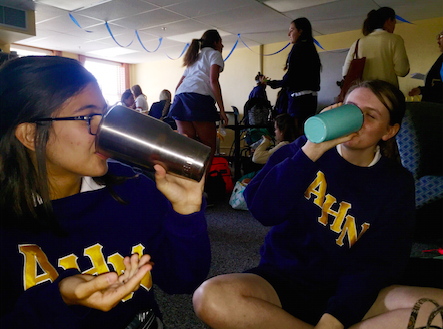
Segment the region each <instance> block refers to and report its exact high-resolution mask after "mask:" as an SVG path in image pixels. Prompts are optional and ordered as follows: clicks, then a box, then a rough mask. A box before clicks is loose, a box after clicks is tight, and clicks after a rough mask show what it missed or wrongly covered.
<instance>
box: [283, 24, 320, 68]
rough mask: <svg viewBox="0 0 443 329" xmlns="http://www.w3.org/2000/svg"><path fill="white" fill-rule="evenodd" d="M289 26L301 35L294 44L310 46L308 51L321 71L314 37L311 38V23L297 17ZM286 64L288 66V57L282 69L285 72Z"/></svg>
mask: <svg viewBox="0 0 443 329" xmlns="http://www.w3.org/2000/svg"><path fill="white" fill-rule="evenodd" d="M291 24H294V26H295V28H296V29H297V30H301V31H302V33H301V35H300V36H299V37H298V39H297V41H296V42H295V43H296V44H297V43H301V42H304V43H307V44H308V45H310V46H311V49H310V51H311V52H312V55H313V56H315V57H316V59H317V60H318V63H319V65H320V69H321V63H320V57H319V56H318V52H317V48H315V45H314V37H313V36H312V25H311V22H309V20H308V19H307V18H306V17H299V18H297V19H294V20H293V21H292V22H291ZM288 64H289V56H288V59H287V60H286V64H285V67H284V69H285V70H286V69H287V68H288Z"/></svg>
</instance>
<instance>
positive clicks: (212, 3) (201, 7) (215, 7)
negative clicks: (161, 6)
mask: <svg viewBox="0 0 443 329" xmlns="http://www.w3.org/2000/svg"><path fill="white" fill-rule="evenodd" d="M251 4H255V5H259V6H262V5H260V4H258V3H256V2H255V1H253V0H223V1H220V0H205V1H201V0H192V1H188V2H186V3H181V4H177V5H173V6H170V7H168V9H170V10H172V11H174V12H176V13H179V14H181V15H184V16H187V17H191V18H192V17H199V16H205V15H210V14H215V13H218V12H226V11H227V10H230V9H234V8H239V7H244V6H246V5H251Z"/></svg>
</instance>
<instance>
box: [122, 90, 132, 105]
mask: <svg viewBox="0 0 443 329" xmlns="http://www.w3.org/2000/svg"><path fill="white" fill-rule="evenodd" d="M121 103H122V105H124V106H126V107H129V108H130V109H133V110H135V100H134V95H133V94H132V91H131V89H126V90H125V91H124V92H123V94H122V97H121Z"/></svg>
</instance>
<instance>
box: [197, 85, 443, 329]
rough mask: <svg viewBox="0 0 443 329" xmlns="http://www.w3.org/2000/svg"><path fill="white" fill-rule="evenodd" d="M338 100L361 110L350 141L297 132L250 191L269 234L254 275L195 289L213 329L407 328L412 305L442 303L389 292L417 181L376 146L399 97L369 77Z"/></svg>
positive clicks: (405, 243) (398, 115) (391, 132)
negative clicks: (313, 138) (359, 122)
mask: <svg viewBox="0 0 443 329" xmlns="http://www.w3.org/2000/svg"><path fill="white" fill-rule="evenodd" d="M345 103H352V104H355V105H357V106H358V107H359V108H361V109H362V112H363V115H364V122H363V126H362V128H361V129H360V130H359V131H358V132H357V133H353V134H350V135H348V136H344V137H340V138H337V139H334V140H330V141H325V142H322V143H318V144H315V143H312V142H310V141H309V140H307V139H306V137H305V136H301V137H299V138H298V139H297V140H296V141H295V142H293V143H291V144H289V145H288V146H285V147H282V148H280V149H279V150H278V151H277V152H275V153H274V154H273V155H272V156H271V157H270V158H269V160H268V161H267V163H266V165H265V166H264V167H263V169H262V170H261V171H260V172H259V173H258V174H257V175H256V176H255V177H254V178H253V179H252V181H251V182H250V183H249V184H248V186H247V187H246V189H245V191H244V197H245V200H246V203H247V206H248V209H249V211H250V212H251V213H252V215H253V216H254V218H256V219H257V220H259V221H260V222H261V223H262V224H263V225H266V226H272V228H271V230H270V231H269V233H268V234H267V236H266V238H265V242H264V244H263V246H262V247H261V249H260V254H261V260H260V264H259V265H258V267H256V268H253V269H250V270H247V271H245V272H244V273H233V274H225V275H219V276H216V277H213V278H211V279H209V280H207V281H205V282H204V283H203V284H202V285H201V286H200V287H199V288H198V289H197V290H196V291H195V293H194V296H193V303H194V310H195V312H196V314H197V316H198V317H199V318H200V319H202V320H203V321H204V322H205V323H207V324H208V325H209V326H210V327H211V328H214V329H217V328H223V329H227V328H237V329H238V328H248V329H249V328H279V329H285V328H288V329H289V328H291V329H293V328H304V329H308V328H315V329H320V328H334V329H335V328H337V329H342V328H352V329H356V328H390V329H405V328H406V327H407V326H408V321H409V319H410V315H411V311H412V310H413V307H414V305H415V303H416V302H417V300H418V299H421V298H422V297H427V298H430V299H433V300H434V301H436V302H437V303H438V304H440V305H442V304H443V291H442V290H441V289H436V288H423V287H407V286H398V285H395V284H398V283H399V282H400V280H401V276H402V273H403V271H404V269H405V267H406V264H407V262H408V260H409V255H410V250H411V240H412V233H413V223H414V215H415V205H414V200H415V193H414V179H413V177H412V175H411V173H410V172H408V171H407V170H406V169H405V168H403V167H401V165H400V164H398V162H396V161H394V160H392V159H390V158H387V157H385V156H384V155H383V152H381V149H383V147H384V142H386V141H388V140H390V139H391V138H394V136H395V135H396V134H397V132H398V131H399V129H400V123H401V121H402V118H403V116H404V113H405V108H406V105H405V97H404V95H403V94H402V93H401V92H400V90H399V89H398V88H396V87H395V86H394V85H392V84H390V83H388V82H385V81H381V80H375V81H366V82H363V83H361V84H359V85H357V86H355V87H354V88H353V89H351V90H350V91H349V92H348V94H347V96H346V97H345ZM428 304H430V305H428ZM428 304H426V308H424V306H425V305H423V307H422V309H421V310H420V315H421V313H422V312H423V315H425V316H419V317H418V318H417V326H418V327H421V326H425V325H426V320H427V316H429V314H430V313H431V310H432V309H433V308H434V307H435V306H434V305H432V304H431V303H428ZM429 306H431V307H432V308H428V307H429ZM435 324H436V325H439V326H441V325H442V322H441V319H440V318H438V319H437V317H436V318H435Z"/></svg>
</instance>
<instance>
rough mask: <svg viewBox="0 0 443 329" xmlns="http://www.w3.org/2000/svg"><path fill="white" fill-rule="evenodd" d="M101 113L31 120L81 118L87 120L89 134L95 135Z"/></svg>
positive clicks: (44, 119)
mask: <svg viewBox="0 0 443 329" xmlns="http://www.w3.org/2000/svg"><path fill="white" fill-rule="evenodd" d="M102 116H103V114H98V113H92V114H89V115H79V116H77V117H61V118H41V119H35V120H33V122H37V123H38V122H45V121H51V122H52V121H68V120H83V121H86V122H88V130H89V133H90V134H91V135H94V136H95V135H97V130H98V125H99V123H100V121H101V119H102Z"/></svg>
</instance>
